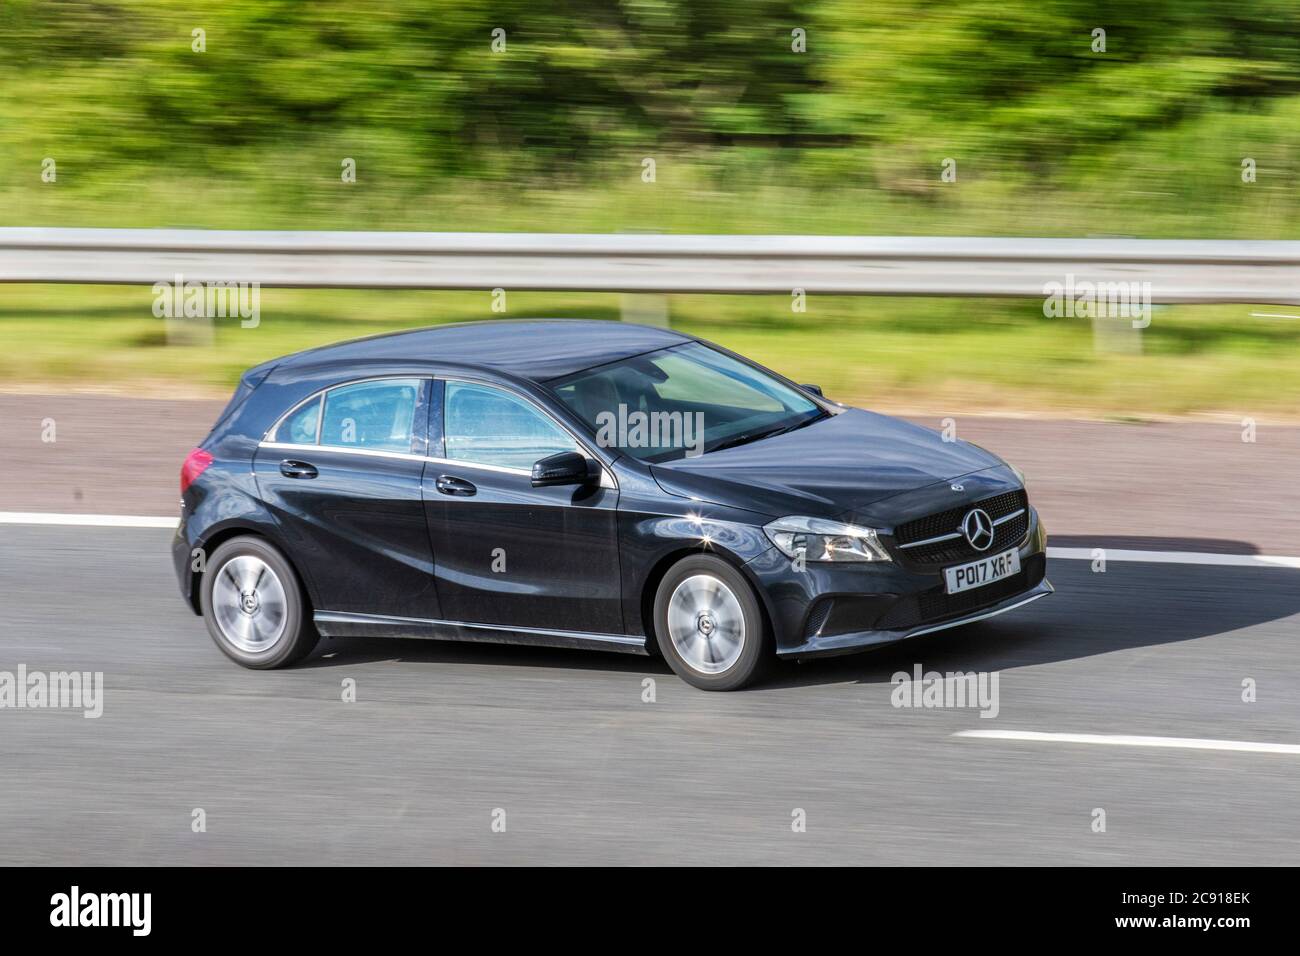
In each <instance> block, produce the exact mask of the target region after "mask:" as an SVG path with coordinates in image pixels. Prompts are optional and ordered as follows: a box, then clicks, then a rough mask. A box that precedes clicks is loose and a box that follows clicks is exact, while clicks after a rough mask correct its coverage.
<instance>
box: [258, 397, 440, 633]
mask: <svg viewBox="0 0 1300 956" xmlns="http://www.w3.org/2000/svg"><path fill="white" fill-rule="evenodd" d="M430 387H431V382H430V380H429V379H427V378H422V377H416V376H403V377H393V378H379V379H370V380H367V381H362V382H353V383H349V384H344V385H338V386H335V387H333V388H331V389H329V390H327V391H325V392H322V393H320V394H318V395H317V396H315V397H313V398H312V399H310V400H308V401H307V402H305V403H303V404H302V405H300V406H299V407H298V408H297V409H295V410H294V411H292V412H291V413H290V414H289V415H288V416H286V417H285V419H283V420H282V421H281V422H280V424H279V425H278V426H277V427H276V429H275V430H274V431H273V432H272V434H271V435H270V436H268V438H269V440H268V441H264V442H262V444H261V446H260V447H259V448H258V450H257V455H256V457H255V458H254V469H255V471H256V474H257V483H258V487H259V489H260V490H261V493H262V497H263V500H264V501H265V502H266V503H267V505H268V506H269V507H270V508H271V509H272V511H273V513H274V514H275V517H276V519H277V521H278V522H279V524H280V527H281V530H282V533H283V535H284V539H285V543H286V546H287V547H288V548H289V550H290V557H291V558H292V559H293V560H294V562H295V564H296V565H297V567H299V568H301V569H302V570H303V571H304V573H306V574H307V575H309V576H310V578H311V580H312V582H313V584H314V585H315V590H316V593H317V595H318V596H319V601H320V604H321V605H322V606H321V607H319V608H317V610H330V611H349V612H354V613H363V614H387V615H396V616H400V617H423V618H437V617H438V616H439V608H438V599H437V588H436V587H435V585H434V582H433V556H432V554H431V553H430V549H429V536H428V532H427V528H426V525H425V516H424V505H423V502H422V499H421V479H422V477H423V473H424V467H425V457H424V453H425V451H426V448H427V434H426V424H427V421H428V413H427V406H428V401H429V390H430Z"/></svg>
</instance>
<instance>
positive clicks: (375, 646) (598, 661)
mask: <svg viewBox="0 0 1300 956" xmlns="http://www.w3.org/2000/svg"><path fill="white" fill-rule="evenodd" d="M375 661H397V662H402V661H412V662H415V661H418V662H420V663H425V664H469V665H479V664H481V665H484V666H488V667H536V668H561V669H567V670H596V671H610V672H621V673H627V674H644V675H645V676H647V677H658V676H662V675H671V674H672V671H671V670H670V669H669V668H668V665H667V664H665V663H664V662H663V660H662V659H661V658H659V657H657V656H655V657H648V656H645V655H642V654H622V653H611V652H606V651H587V650H573V649H570V648H553V647H527V646H524V645H522V644H491V643H487V642H476V641H475V642H469V641H465V642H462V641H438V640H421V639H419V638H397V637H392V638H389V637H341V638H338V639H333V640H330V639H326V640H322V641H321V642H320V644H319V645H317V647H316V650H315V651H314V652H313V653H312V655H311V656H310V657H309V658H307V659H306V660H305V661H303V662H302V663H301V664H299V665H297V666H298V667H300V668H311V667H336V666H340V665H347V664H365V663H374V662H375Z"/></svg>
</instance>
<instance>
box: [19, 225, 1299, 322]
mask: <svg viewBox="0 0 1300 956" xmlns="http://www.w3.org/2000/svg"><path fill="white" fill-rule="evenodd" d="M177 274H180V275H182V276H183V277H184V278H185V280H186V281H199V282H219V281H225V282H257V283H260V284H261V285H264V286H299V287H319V288H418V289H494V288H502V289H509V290H527V289H531V290H574V291H599V292H665V293H666V292H682V293H687V292H697V293H703V292H720V293H784V294H789V293H790V292H791V290H793V289H803V290H805V291H806V292H807V293H809V294H819V293H820V294H843V295H945V296H1032V297H1039V296H1043V295H1044V294H1045V289H1046V287H1047V285H1048V284H1049V283H1060V284H1065V283H1067V282H1073V283H1074V284H1075V285H1076V286H1077V284H1078V283H1080V282H1094V283H1133V282H1139V283H1149V292H1150V299H1149V301H1152V302H1166V303H1172V302H1242V303H1272V304H1300V242H1292V241H1253V240H1200V239H1191V240H1163V239H1150V240H1148V239H983V238H947V237H939V236H934V237H848V236H843V237H841V236H686V235H643V234H614V235H565V234H546V233H415V232H391V233H385V232H227V231H206V230H171V229H165V230H163V229H160V230H152V229H26V228H7V229H0V282H76V283H115V284H138V283H144V284H152V283H155V282H173V281H174V280H175V276H176V275H177Z"/></svg>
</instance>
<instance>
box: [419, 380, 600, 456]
mask: <svg viewBox="0 0 1300 956" xmlns="http://www.w3.org/2000/svg"><path fill="white" fill-rule="evenodd" d="M443 408H444V411H443V421H444V426H443V436H444V439H445V441H446V446H447V450H446V452H445V454H446V456H447V457H448V458H450V459H455V460H457V461H466V462H471V463H474V464H478V465H492V466H495V467H497V468H517V469H521V470H523V471H528V470H530V469H531V468H532V467H533V465H534V464H536V463H537V462H538V461H539V460H541V459H542V458H545V457H547V456H548V455H554V454H556V453H557V452H561V451H578V450H579V449H578V445H577V443H576V442H575V441H574V440H573V438H571V437H570V436H569V434H568V433H567V432H565V431H564V429H562V428H560V426H559V425H557V424H555V422H553V421H552V420H551V419H550V418H548V417H547V416H545V415H543V414H542V413H541V412H539V411H538V410H537V409H536V408H534V407H533V406H532V405H530V404H529V403H528V402H526V401H524V400H523V399H521V398H516V397H515V396H514V395H511V394H510V393H509V392H504V391H502V390H501V389H499V388H492V387H491V386H487V385H471V384H469V383H468V382H448V383H447V391H446V397H445V398H444V399H443Z"/></svg>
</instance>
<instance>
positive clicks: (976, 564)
mask: <svg viewBox="0 0 1300 956" xmlns="http://www.w3.org/2000/svg"><path fill="white" fill-rule="evenodd" d="M1019 573H1020V552H1019V551H1017V550H1015V549H1014V548H1013V549H1012V550H1010V551H1003V552H1002V553H1001V554H993V555H989V556H988V557H987V558H980V559H979V560H978V561H971V562H969V563H967V564H959V565H957V566H956V567H955V568H944V571H943V574H944V577H945V579H946V581H945V583H946V584H947V586H948V593H949V594H956V593H957V592H958V591H969V590H970V589H971V588H981V587H983V586H984V585H986V584H992V583H993V582H994V581H1001V580H1002V579H1003V578H1009V577H1011V576H1012V575H1014V574H1019Z"/></svg>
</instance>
